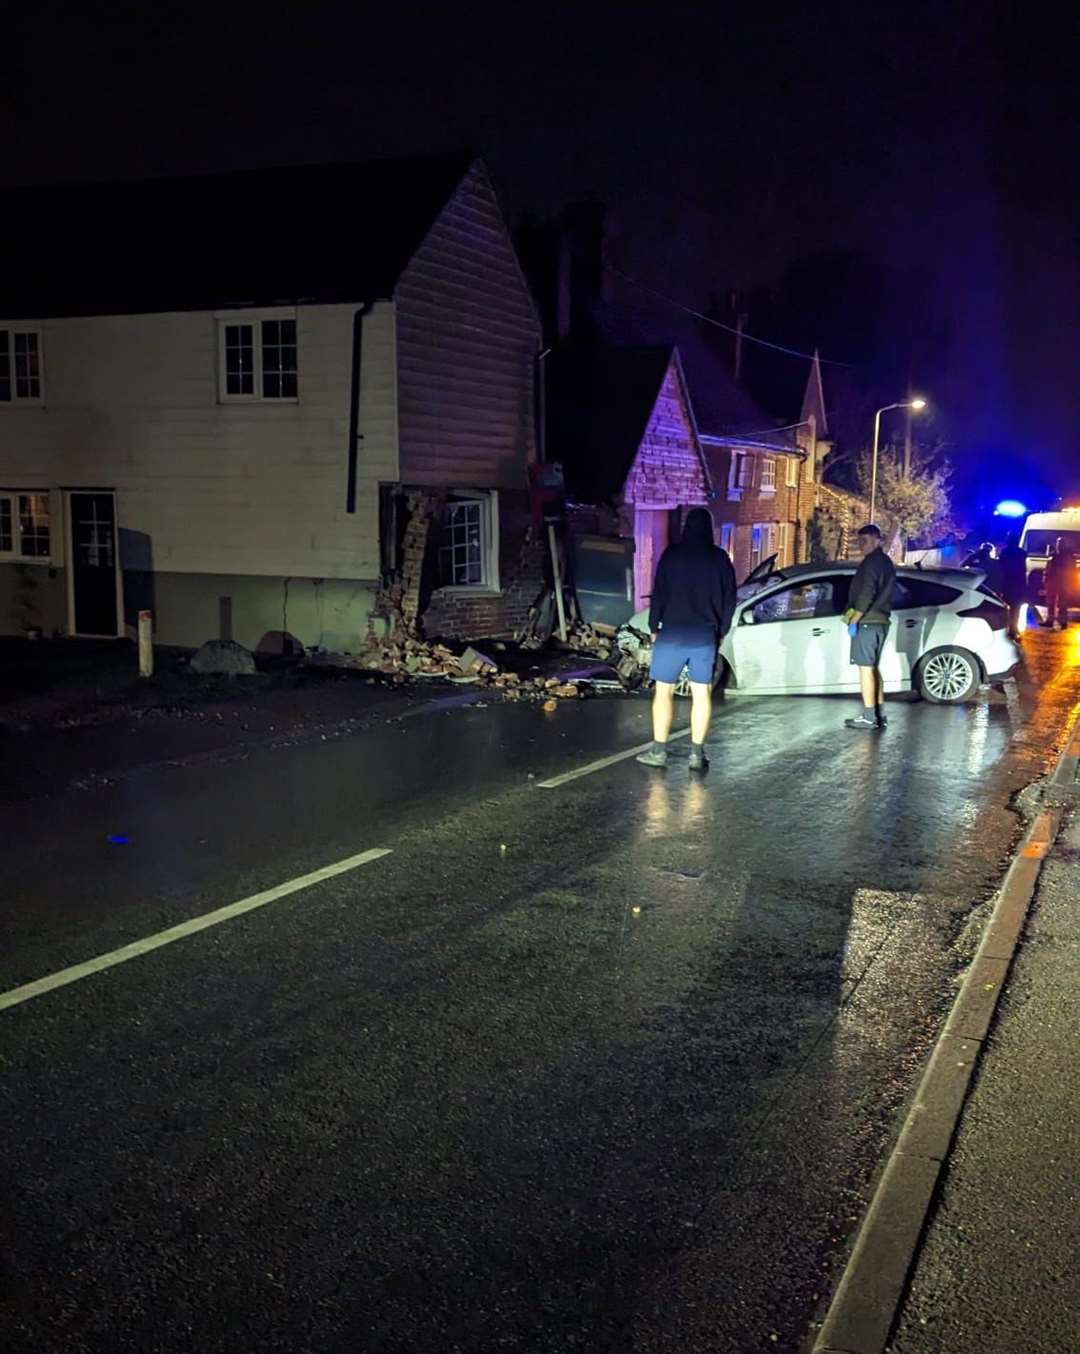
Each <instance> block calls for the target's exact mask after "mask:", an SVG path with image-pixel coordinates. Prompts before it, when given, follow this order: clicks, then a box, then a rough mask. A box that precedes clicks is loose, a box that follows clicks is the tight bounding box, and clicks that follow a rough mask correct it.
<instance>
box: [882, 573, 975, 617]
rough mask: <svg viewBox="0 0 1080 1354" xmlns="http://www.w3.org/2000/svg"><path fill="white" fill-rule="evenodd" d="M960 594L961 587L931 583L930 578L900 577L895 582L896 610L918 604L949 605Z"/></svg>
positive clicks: (893, 600)
mask: <svg viewBox="0 0 1080 1354" xmlns="http://www.w3.org/2000/svg"><path fill="white" fill-rule="evenodd" d="M959 596H960V592H959V589H957V588H948V587H946V586H945V584H944V583H931V582H930V580H929V579H928V578H898V579H897V580H896V582H895V583H894V584H893V595H892V605H893V610H894V611H908V610H910V608H911V607H916V606H948V605H949V603H950V602H955V601H956V599H957V598H958V597H959Z"/></svg>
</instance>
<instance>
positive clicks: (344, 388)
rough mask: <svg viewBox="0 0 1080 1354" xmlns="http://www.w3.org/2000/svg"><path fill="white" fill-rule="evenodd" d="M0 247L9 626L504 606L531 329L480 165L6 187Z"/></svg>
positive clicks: (513, 615)
mask: <svg viewBox="0 0 1080 1354" xmlns="http://www.w3.org/2000/svg"><path fill="white" fill-rule="evenodd" d="M76 220H77V221H78V222H79V226H78V229H73V228H72V225H71V223H72V221H76ZM0 258H4V259H6V260H8V261H9V264H11V261H13V260H18V267H17V269H16V268H14V267H13V266H12V267H9V268H8V269H7V270H6V271H0V630H2V631H9V632H10V631H12V630H16V629H19V628H30V626H29V622H28V619H27V617H28V610H27V606H26V605H25V601H26V596H27V595H29V597H30V599H31V601H32V606H33V609H34V613H35V614H34V620H33V625H34V628H39V629H41V630H43V631H44V632H45V633H47V634H68V635H98V636H123V635H125V634H130V633H131V630H132V626H133V623H134V621H135V613H136V612H137V611H138V610H139V609H140V608H149V609H151V610H152V611H153V613H154V617H155V629H156V638H157V639H158V640H159V641H160V642H166V643H175V644H181V645H196V644H199V643H201V642H202V641H204V640H206V639H208V638H210V637H212V636H214V635H217V634H219V633H221V634H223V635H227V636H232V637H235V638H236V639H238V640H240V641H241V642H243V643H244V644H246V645H248V646H249V647H252V648H257V647H262V648H267V649H275V648H291V647H293V646H294V645H295V644H297V643H299V644H302V645H304V646H314V645H318V646H322V647H325V648H349V647H352V646H353V645H355V643H356V641H357V639H358V638H359V637H361V636H362V635H363V633H364V631H365V630H366V629H367V627H368V626H369V625H370V624H371V623H372V621H373V619H378V618H379V617H383V618H386V617H387V616H395V615H396V616H400V617H401V618H402V619H404V620H406V622H407V623H410V624H415V623H416V621H417V617H418V615H419V613H421V612H423V611H424V610H425V609H426V611H427V613H428V615H427V621H428V629H429V631H432V630H435V631H439V632H442V633H446V634H460V635H461V636H462V637H469V636H475V635H490V634H509V633H510V632H511V631H512V630H513V629H514V628H515V627H516V626H517V625H518V624H519V623H520V621H521V620H522V619H523V618H524V616H525V614H526V611H527V607H528V605H529V602H530V601H531V600H532V597H533V596H534V594H535V591H536V588H537V578H538V567H537V565H536V561H535V555H536V552H535V550H534V548H533V542H532V535H531V532H532V528H531V525H530V521H529V495H528V469H529V466H530V464H531V463H532V462H533V461H534V460H535V458H536V455H537V448H536V441H535V437H534V429H535V399H534V379H535V366H536V359H537V354H538V352H539V346H540V332H539V322H538V319H537V316H536V312H535V309H534V306H533V303H532V299H531V296H530V294H529V290H528V288H527V286H526V284H525V281H524V278H523V275H522V273H521V270H520V268H519V266H518V261H517V256H516V253H515V250H514V247H513V244H512V241H511V237H510V234H509V231H508V228H507V225H506V221H505V219H504V217H503V214H502V212H501V210H500V207H499V204H498V202H497V200H496V197H495V194H494V192H493V190H492V187H491V183H490V181H489V178H488V175H487V173H486V171H485V169H484V166H483V164H482V163H481V162H479V161H476V160H472V159H471V158H470V157H468V156H446V157H429V158H419V159H407V160H391V161H378V162H373V163H369V164H356V165H351V164H348V165H330V166H302V167H295V168H288V169H272V170H258V171H253V172H250V173H243V174H230V175H219V176H203V177H198V178H194V179H184V180H163V181H157V182H137V183H129V184H109V185H82V186H70V187H63V188H40V189H38V188H35V189H18V190H12V191H10V192H6V193H3V194H0Z"/></svg>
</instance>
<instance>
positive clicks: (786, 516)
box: [706, 446, 813, 580]
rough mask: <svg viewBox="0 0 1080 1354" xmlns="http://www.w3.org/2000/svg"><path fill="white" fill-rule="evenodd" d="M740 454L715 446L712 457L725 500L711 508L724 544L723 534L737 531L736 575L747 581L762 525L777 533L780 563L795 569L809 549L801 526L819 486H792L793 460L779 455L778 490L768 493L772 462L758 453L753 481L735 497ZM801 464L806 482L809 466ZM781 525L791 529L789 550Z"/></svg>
mask: <svg viewBox="0 0 1080 1354" xmlns="http://www.w3.org/2000/svg"><path fill="white" fill-rule="evenodd" d="M737 452H738V449H737V448H736V449H732V448H731V447H716V446H710V447H709V448H708V450H707V453H706V454H707V457H708V463H709V472H710V474H711V476H712V480H713V486H714V488H715V489H716V490H717V491H718V493H719V495H720V497H719V498H718V499H716V500H714V501H713V502H712V503H711V504H710V505H709V511H710V513H711V514H712V519H713V523H714V525H715V527H716V538H717V541H718V542H719V541H721V540H722V535H721V533H722V530H723V528H724V527H725V526H730V527H732V528H733V533H732V534H733V539H732V541H731V544H730V546H729V550H730V553H731V557H732V563H733V564H734V566H735V573H736V576H737V577H738V578H739V579H740V580H741V579H743V578H745V577H746V575H747V574H748V573H749V572H750V569H751V567H752V563H751V548H752V532H753V528H754V526H755V525H758V524H759V523H760V524H761V525H762V526H773V527H775V528H776V536H777V540H776V552H777V553H778V554H780V555H781V559H780V561H779V562H780V563H781V564H793V563H795V562H797V561H798V559H799V558H800V552H801V550H802V544H803V543H802V536H801V528H800V523H803V522H805V521H806V518H807V517H808V516H809V512H808V511H807V509H806V504H805V503H804V502H803V500H804V499H806V498H808V496H810V495H812V492H813V485H806V484H803V483H801V482H800V483H799V484H795V485H789V484H788V483H787V474H786V468H787V461H788V458H787V457H785V456H783V455H777V456H776V457H775V462H776V483H775V487H774V488H773V489H772V490H771V491H769V490H767V489H766V490H763V489H762V483H761V481H762V471H763V468H764V461H765V459H766V457H765V455H764V454H757V453H753V454H751V455H750V457H749V460H748V462H747V464H748V466H749V471H750V474H749V479H748V481H747V482H746V483H745V484H743V486H742V488H741V490H740V491H739V496H738V497H737V498H736V497H731V496H730V494H731V490H730V489H729V484H730V477H731V461H732V457H733V456H734V455H736V454H737ZM798 464H799V479H800V481H801V480H802V475H803V464H802V462H801V461H800V462H799V463H798ZM810 501H812V499H811V500H810ZM781 524H785V525H786V527H787V545H786V547H783V546H782V545H781V542H780V540H779V536H780V530H779V529H780V526H781ZM765 553H769V554H771V553H773V551H771V550H766V552H765Z"/></svg>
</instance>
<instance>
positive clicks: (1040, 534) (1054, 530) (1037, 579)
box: [1020, 508, 1080, 620]
mask: <svg viewBox="0 0 1080 1354" xmlns="http://www.w3.org/2000/svg"><path fill="white" fill-rule="evenodd" d="M1059 537H1061V538H1063V541H1064V544H1065V546H1066V548H1067V549H1069V550H1071V551H1072V552H1073V554H1074V555H1076V556H1077V558H1080V508H1062V509H1061V511H1060V512H1032V513H1029V514H1028V516H1027V518H1026V519H1025V521H1024V530H1023V531H1022V532H1021V534H1020V547H1021V549H1022V550H1026V551H1027V576H1028V597H1029V598H1030V600H1031V601H1032V602H1033V603H1035V604H1036V606H1037V608H1038V612H1039V619H1040V620H1045V619H1046V615H1045V607H1044V605H1043V604H1044V602H1045V592H1044V589H1043V574H1044V573H1045V572H1046V562H1047V560H1048V559H1049V558H1050V554H1051V552H1052V550H1053V549H1054V543H1055V542H1056V541H1057V540H1058V538H1059Z"/></svg>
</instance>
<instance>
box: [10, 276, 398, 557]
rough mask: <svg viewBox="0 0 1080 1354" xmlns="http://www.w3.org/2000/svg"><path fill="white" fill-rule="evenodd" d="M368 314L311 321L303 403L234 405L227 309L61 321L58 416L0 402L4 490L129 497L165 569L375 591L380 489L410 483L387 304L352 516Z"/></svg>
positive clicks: (366, 381)
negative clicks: (353, 364) (221, 343)
mask: <svg viewBox="0 0 1080 1354" xmlns="http://www.w3.org/2000/svg"><path fill="white" fill-rule="evenodd" d="M355 311H356V307H355V306H351V305H348V306H301V307H299V308H298V309H297V312H296V313H297V342H298V349H299V356H298V363H299V390H300V398H299V401H298V402H296V403H293V404H272V403H251V404H221V403H219V401H218V377H217V325H216V320H215V315H214V313H212V312H209V311H199V312H191V313H176V314H158V315H122V316H107V317H92V318H85V319H58V320H47V321H45V322H43V323H42V324H41V326H40V328H41V331H42V346H43V354H44V394H45V402H44V406H43V407H40V408H38V407H34V408H19V407H18V405H10V406H8V405H0V487H3V488H55V487H57V486H60V485H71V486H87V487H102V488H113V489H115V490H116V491H117V505H118V515H119V522H120V526H121V527H122V528H127V529H128V530H132V531H137V532H143V533H145V534H146V535H147V536H149V538H150V541H151V546H152V550H153V564H154V568H155V569H156V570H160V571H165V572H172V573H208V574H217V575H223V574H224V575H249V576H250V575H254V576H270V575H272V576H277V577H281V576H292V577H294V578H324V579H372V578H374V577H375V576H376V574H377V572H378V567H379V545H378V521H379V519H378V483H379V481H380V480H390V481H393V480H397V479H398V478H399V471H398V423H397V390H396V385H397V376H396V369H395V361H396V340H395V313H394V306H393V304H392V303H389V302H387V303H379V304H378V305H376V307H375V308H374V310H373V311H372V312H371V314H370V315H368V317H367V318H366V320H365V322H364V349H363V368H362V373H361V377H362V380H361V403H360V431H361V432H362V433H363V440H362V442H361V443H360V450H359V461H358V465H359V477H358V482H357V511H356V513H355V514H354V515H349V514H347V513H346V512H345V486H346V471H347V442H348V429H349V375H350V360H351V348H352V323H353V315H354V314H355ZM218 313H219V314H220V313H222V312H218ZM241 314H242V313H241ZM254 314H256V315H257V314H258V312H254ZM26 318H28V321H29V322H30V323H33V317H26ZM54 525H55V526H56V527H58V526H59V522H58V520H57V521H55V523H54Z"/></svg>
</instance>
